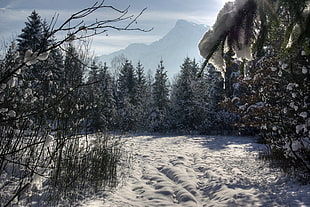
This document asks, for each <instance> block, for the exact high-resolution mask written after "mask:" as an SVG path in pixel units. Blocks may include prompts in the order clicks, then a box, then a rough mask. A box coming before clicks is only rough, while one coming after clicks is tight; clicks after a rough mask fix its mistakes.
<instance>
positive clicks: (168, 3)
mask: <svg viewBox="0 0 310 207" xmlns="http://www.w3.org/2000/svg"><path fill="white" fill-rule="evenodd" d="M95 2H96V1H95V0H0V41H1V42H4V41H6V42H9V41H11V40H12V39H14V38H16V36H17V35H18V34H20V33H21V29H22V28H23V27H24V26H25V23H24V22H25V21H27V17H28V16H29V15H30V14H31V12H32V11H33V10H34V9H35V10H36V11H37V12H38V13H39V15H40V16H41V17H42V18H43V19H46V20H47V21H48V22H49V21H50V20H51V18H52V17H53V16H54V15H55V14H59V19H58V22H59V23H61V22H62V20H64V19H66V18H68V17H69V16H70V15H71V14H72V13H74V12H76V11H79V10H81V9H83V8H86V7H89V6H91V5H92V4H93V3H95ZM225 2H227V0H106V1H105V4H106V5H113V6H115V7H116V8H119V9H125V8H126V7H127V6H129V5H130V9H129V13H130V14H137V13H139V11H141V10H142V9H143V8H146V7H147V10H146V11H145V13H144V14H143V15H142V16H141V17H140V18H139V20H138V24H137V25H135V26H138V27H140V28H142V29H150V28H154V29H153V30H152V31H151V32H147V33H143V32H139V33H138V32H125V31H123V32H112V31H111V32H109V35H108V36H106V35H100V36H96V37H95V38H93V41H92V49H93V50H94V51H95V53H96V55H101V54H108V53H110V52H113V51H116V50H119V49H122V48H125V47H126V46H128V45H129V44H131V43H151V42H153V41H156V40H158V39H160V38H161V37H162V36H163V35H165V34H166V33H167V32H168V31H169V30H170V29H171V28H172V27H173V26H174V24H175V22H176V20H178V19H185V20H188V21H192V22H194V23H199V24H206V25H210V26H212V25H213V23H214V21H215V19H216V15H217V13H218V11H219V10H220V9H221V8H222V6H223V5H224V3H225ZM109 14H110V13H109V11H106V10H105V11H104V10H102V11H99V12H96V13H94V15H93V16H92V18H93V19H96V18H97V19H99V20H100V19H107V18H109Z"/></svg>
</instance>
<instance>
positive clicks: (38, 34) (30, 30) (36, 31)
mask: <svg viewBox="0 0 310 207" xmlns="http://www.w3.org/2000/svg"><path fill="white" fill-rule="evenodd" d="M25 24H26V27H25V28H23V29H22V33H21V34H20V35H19V36H18V37H19V38H18V39H17V41H18V50H19V52H20V53H21V55H24V54H25V52H26V51H27V50H28V49H31V50H32V51H33V52H34V51H37V50H40V49H43V48H42V39H43V26H42V21H41V17H40V16H39V14H38V13H37V12H36V11H35V10H34V11H33V12H32V13H31V15H30V16H29V17H28V22H25Z"/></svg>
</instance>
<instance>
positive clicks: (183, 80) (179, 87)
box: [171, 57, 206, 132]
mask: <svg viewBox="0 0 310 207" xmlns="http://www.w3.org/2000/svg"><path fill="white" fill-rule="evenodd" d="M198 70H199V67H198V64H197V63H196V61H195V60H191V59H190V58H188V57H187V58H185V60H184V62H183V64H182V65H181V72H180V75H179V76H178V78H177V80H176V82H175V83H174V85H173V89H172V94H171V110H172V114H171V116H172V117H173V120H174V121H173V122H174V123H175V126H174V128H175V129H176V130H185V131H188V132H189V131H193V130H198V129H200V128H201V125H202V124H201V123H203V122H204V119H205V115H206V111H205V110H206V104H205V103H206V100H205V98H206V95H205V94H206V93H205V91H201V90H200V89H201V87H203V86H204V85H203V84H204V79H203V78H198Z"/></svg>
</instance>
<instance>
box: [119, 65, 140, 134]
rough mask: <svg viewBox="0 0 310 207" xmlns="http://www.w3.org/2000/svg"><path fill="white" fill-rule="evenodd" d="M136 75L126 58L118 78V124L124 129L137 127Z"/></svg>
mask: <svg viewBox="0 0 310 207" xmlns="http://www.w3.org/2000/svg"><path fill="white" fill-rule="evenodd" d="M136 86H137V77H136V73H135V70H134V67H133V66H132V64H131V62H129V61H128V60H126V62H125V64H124V66H123V68H122V69H121V71H120V75H119V78H118V91H117V92H118V93H117V102H118V103H117V105H118V124H119V128H120V129H122V130H125V131H128V130H136V129H137V116H136V105H137V101H138V99H137V93H136V92H137V90H136Z"/></svg>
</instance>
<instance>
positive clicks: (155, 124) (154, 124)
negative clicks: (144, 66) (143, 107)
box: [150, 60, 170, 131]
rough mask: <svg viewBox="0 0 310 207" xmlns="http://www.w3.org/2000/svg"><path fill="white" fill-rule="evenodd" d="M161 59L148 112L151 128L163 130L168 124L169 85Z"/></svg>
mask: <svg viewBox="0 0 310 207" xmlns="http://www.w3.org/2000/svg"><path fill="white" fill-rule="evenodd" d="M164 70H165V67H164V65H163V61H162V60H161V61H160V64H159V65H158V67H157V70H156V74H155V82H154V84H153V89H152V111H151V114H150V122H151V126H150V127H151V129H152V130H154V131H164V130H167V129H168V128H169V127H170V126H169V123H168V112H169V85H168V77H167V73H166V71H164Z"/></svg>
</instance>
